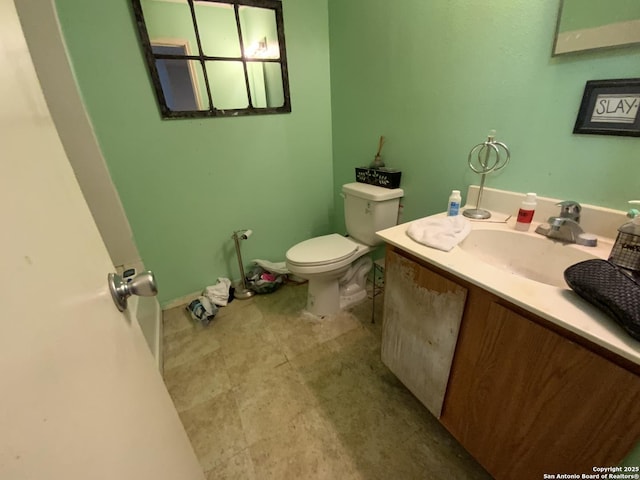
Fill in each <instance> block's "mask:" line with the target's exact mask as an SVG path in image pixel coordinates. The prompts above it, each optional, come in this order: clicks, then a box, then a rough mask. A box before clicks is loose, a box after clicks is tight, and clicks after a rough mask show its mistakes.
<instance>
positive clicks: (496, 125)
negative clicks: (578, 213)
mask: <svg viewBox="0 0 640 480" xmlns="http://www.w3.org/2000/svg"><path fill="white" fill-rule="evenodd" d="M488 4H490V7H488ZM391 5H392V6H391ZM557 12H558V0H537V1H530V0H493V1H492V2H486V1H484V0H434V1H429V2H426V1H423V0H398V1H396V2H393V4H391V3H390V2H388V1H382V0H349V1H344V0H329V20H330V22H329V24H330V35H329V36H330V41H331V50H330V51H331V101H332V115H333V116H332V126H333V162H334V184H335V185H336V186H337V185H340V184H342V183H344V182H347V181H350V180H352V179H353V176H354V173H353V168H354V167H356V166H361V165H366V164H368V163H370V162H371V160H372V159H373V156H374V154H375V151H376V148H377V140H378V137H379V136H380V135H385V136H386V138H387V143H386V144H385V146H384V149H383V157H384V159H385V161H386V163H387V166H389V167H394V168H398V169H400V170H402V172H403V174H402V175H403V177H402V187H403V188H404V189H405V192H406V194H405V199H404V201H403V203H404V205H405V209H404V220H405V221H408V220H412V219H415V218H419V217H422V216H425V215H428V214H432V213H435V212H438V211H444V210H445V208H446V202H447V198H448V196H449V193H450V191H451V190H452V189H460V190H462V192H463V200H464V194H465V193H466V189H467V186H468V185H469V184H472V183H476V184H477V183H478V182H479V177H478V176H477V175H475V174H473V173H472V172H471V171H470V170H469V168H468V166H467V156H468V153H469V151H470V150H471V148H472V147H473V146H474V145H476V144H477V143H479V142H482V141H484V140H485V138H486V135H487V133H488V131H489V130H490V129H496V130H497V132H498V133H497V135H498V140H500V141H503V142H505V143H506V144H507V145H508V146H509V147H510V149H511V154H512V157H511V163H510V164H509V165H508V166H507V167H506V168H505V169H504V170H503V171H502V172H500V173H498V174H495V175H493V176H488V177H487V181H486V185H487V186H489V187H496V188H503V189H507V190H515V191H520V192H528V191H534V192H537V193H538V194H539V195H545V196H552V197H557V198H563V199H575V200H577V201H579V202H584V203H592V204H599V205H604V206H608V207H612V208H617V209H625V208H626V206H627V205H626V201H627V200H630V199H635V198H638V197H640V183H639V182H638V176H639V174H640V138H628V137H626V138H625V137H611V136H609V137H607V136H598V135H573V134H572V130H573V126H574V123H575V119H576V115H577V112H578V108H579V105H580V100H581V98H582V94H583V91H584V85H585V82H586V81H587V80H593V79H609V78H625V77H640V49H638V48H637V47H636V48H630V49H619V50H609V51H606V52H590V53H579V54H572V55H565V56H559V57H555V58H551V47H552V44H553V37H554V33H555V23H556V15H557ZM335 199H336V201H337V200H338V198H337V197H335ZM338 212H339V210H338ZM336 222H337V225H341V224H342V218H341V216H340V215H337V217H336Z"/></svg>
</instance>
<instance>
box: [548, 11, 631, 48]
mask: <svg viewBox="0 0 640 480" xmlns="http://www.w3.org/2000/svg"><path fill="white" fill-rule="evenodd" d="M633 44H640V1H639V0H560V10H559V12H558V23H557V26H556V38H555V42H554V45H553V55H560V54H563V53H571V52H579V51H583V50H595V49H600V48H611V47H620V46H625V45H633Z"/></svg>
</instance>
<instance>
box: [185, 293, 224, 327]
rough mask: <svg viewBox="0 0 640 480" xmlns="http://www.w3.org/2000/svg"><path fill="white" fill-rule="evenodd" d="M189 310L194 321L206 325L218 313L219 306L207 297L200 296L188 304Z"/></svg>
mask: <svg viewBox="0 0 640 480" xmlns="http://www.w3.org/2000/svg"><path fill="white" fill-rule="evenodd" d="M187 311H188V312H189V313H190V314H191V318H192V319H193V320H194V321H196V322H199V323H200V324H202V325H204V326H205V327H206V326H207V325H209V323H210V322H211V320H213V317H215V316H216V313H218V307H216V306H215V305H213V304H212V303H211V302H209V300H208V299H207V298H206V297H199V298H196V299H195V300H194V301H193V302H191V303H190V304H189V305H187Z"/></svg>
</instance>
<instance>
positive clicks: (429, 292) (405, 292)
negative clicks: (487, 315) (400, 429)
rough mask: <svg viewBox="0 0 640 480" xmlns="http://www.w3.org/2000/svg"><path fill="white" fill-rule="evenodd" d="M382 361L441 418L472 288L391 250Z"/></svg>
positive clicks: (388, 253) (389, 253) (387, 276)
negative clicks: (467, 299) (465, 305)
mask: <svg viewBox="0 0 640 480" xmlns="http://www.w3.org/2000/svg"><path fill="white" fill-rule="evenodd" d="M385 270H386V272H385V275H386V281H385V297H384V322H383V327H382V361H383V362H384V363H385V365H387V366H388V367H389V369H390V370H391V371H392V372H393V373H394V374H395V375H396V376H397V377H398V378H399V379H400V381H401V382H402V383H403V384H404V385H405V386H406V387H407V388H408V389H409V390H411V392H412V393H413V394H414V395H415V396H416V397H417V398H418V399H419V400H420V401H421V402H422V403H423V404H424V405H425V406H426V407H427V408H428V409H429V411H430V412H431V413H433V414H434V415H435V416H436V417H439V416H440V412H441V410H442V403H443V400H444V394H445V390H446V388H447V381H448V379H449V371H450V369H451V362H452V359H453V353H454V351H455V346H456V341H457V338H458V330H459V328H460V322H461V320H462V313H463V310H464V304H465V299H466V296H467V290H466V289H465V288H463V287H461V286H459V285H457V284H456V283H454V282H452V281H450V280H448V279H446V278H444V277H442V276H440V275H438V274H436V273H434V272H432V271H430V270H428V269H426V268H425V267H422V266H420V265H418V264H417V263H415V262H413V261H411V260H409V259H407V258H405V257H403V256H401V255H398V254H397V253H395V252H393V251H391V250H388V251H387V257H386V264H385Z"/></svg>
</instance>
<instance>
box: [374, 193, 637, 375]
mask: <svg viewBox="0 0 640 480" xmlns="http://www.w3.org/2000/svg"><path fill="white" fill-rule="evenodd" d="M473 207H475V205H473ZM506 217H507V214H501V213H495V212H494V214H493V216H492V218H491V219H489V220H488V221H487V220H479V221H471V223H472V230H473V229H479V228H481V229H502V230H506V229H508V230H511V231H514V225H515V218H513V217H512V218H511V219H510V220H509V221H508V222H507V223H491V221H492V220H497V219H504V218H506ZM409 223H411V222H408V223H404V224H401V225H397V226H395V227H391V228H388V229H386V230H381V231H379V232H377V235H378V236H379V237H380V238H382V239H383V240H384V241H385V242H387V243H388V244H391V245H394V246H396V247H398V248H400V249H402V250H404V251H406V252H408V253H410V254H412V255H414V256H415V257H418V258H420V259H422V260H424V261H425V262H427V263H429V264H432V265H435V266H437V267H439V268H441V269H443V270H445V271H447V272H450V273H452V274H454V275H456V276H458V277H460V278H462V279H464V280H467V281H469V282H470V283H472V284H474V285H477V286H479V287H481V288H483V289H485V290H487V291H489V292H491V293H493V294H495V295H496V296H498V297H501V298H504V299H505V300H508V301H509V302H511V303H513V304H515V305H518V306H520V307H522V308H523V309H525V310H528V311H530V312H532V313H534V314H536V315H538V316H539V317H542V318H544V319H546V320H548V321H550V322H552V323H554V324H556V325H559V326H560V327H562V328H564V329H566V330H570V331H571V332H574V333H576V334H577V335H579V336H581V337H584V338H586V339H588V340H590V341H592V342H593V343H595V344H598V345H600V346H602V347H604V348H606V349H608V350H610V351H612V352H615V353H617V354H618V355H620V356H622V357H624V358H626V359H628V360H630V361H631V362H633V363H636V364H639V365H640V342H638V341H637V340H635V339H633V338H632V337H630V336H629V335H628V334H627V333H626V332H625V331H624V330H623V329H622V327H620V326H619V325H618V324H617V323H616V322H615V321H614V320H613V319H612V318H610V317H609V316H607V315H605V314H604V313H603V312H601V311H600V310H598V309H597V308H596V307H594V306H592V305H591V304H589V303H588V302H586V301H585V300H583V299H582V298H580V297H579V296H578V295H577V294H576V293H575V292H573V291H572V290H571V289H570V288H569V287H568V286H566V287H565V288H558V287H553V286H550V285H547V284H544V283H539V282H536V281H534V280H530V279H528V278H524V277H522V276H519V275H516V274H513V273H510V272H508V271H506V270H504V269H500V268H497V267H495V266H492V265H491V264H489V263H487V262H486V261H483V260H480V259H478V258H476V257H475V256H473V255H472V254H470V253H469V252H466V251H464V250H463V249H462V248H460V247H459V246H456V247H454V248H453V250H451V251H449V252H444V251H441V250H437V249H434V248H430V247H427V246H425V245H422V244H420V243H417V242H416V241H414V240H413V239H411V238H410V237H409V236H408V235H407V234H406V230H407V227H408V225H409ZM539 223H540V222H534V223H532V226H531V229H530V230H529V232H526V233H525V232H518V233H521V234H522V235H534V236H536V237H540V235H538V234H536V233H534V230H535V228H536V226H537V225H538V224H539ZM619 224H620V223H619ZM598 239H599V246H598V247H597V248H589V247H580V246H577V245H571V246H570V247H569V248H578V249H586V250H585V251H587V252H589V253H591V254H592V255H595V256H598V257H601V258H605V259H606V258H607V256H608V254H609V252H610V251H611V246H612V244H613V239H612V238H607V237H602V236H599V237H598ZM549 241H550V242H551V241H552V240H549ZM540 261H542V262H544V259H540Z"/></svg>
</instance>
